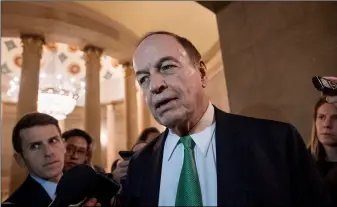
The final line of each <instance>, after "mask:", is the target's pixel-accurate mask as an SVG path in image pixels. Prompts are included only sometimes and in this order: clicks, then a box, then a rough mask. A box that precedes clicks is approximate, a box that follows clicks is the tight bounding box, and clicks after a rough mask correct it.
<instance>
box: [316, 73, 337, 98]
mask: <svg viewBox="0 0 337 207" xmlns="http://www.w3.org/2000/svg"><path fill="white" fill-rule="evenodd" d="M312 83H313V84H314V86H315V88H316V89H317V90H318V91H321V92H322V93H323V94H324V95H328V96H337V83H336V82H333V81H330V80H327V79H325V78H322V77H320V76H315V77H313V78H312Z"/></svg>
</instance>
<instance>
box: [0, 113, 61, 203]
mask: <svg viewBox="0 0 337 207" xmlns="http://www.w3.org/2000/svg"><path fill="white" fill-rule="evenodd" d="M12 142H13V147H14V150H15V154H14V157H15V159H16V161H17V163H18V164H19V165H20V166H21V167H24V168H26V169H27V170H28V172H29V175H28V176H27V178H26V180H25V181H24V183H23V184H22V185H21V186H20V187H19V188H18V189H17V190H16V191H15V192H14V193H13V194H12V195H10V197H9V198H8V199H7V200H6V201H5V203H4V204H6V203H7V204H8V203H12V204H13V206H22V207H23V206H24V207H47V206H48V205H49V204H50V203H51V201H52V199H53V198H54V196H55V190H56V186H57V183H58V181H59V180H60V178H61V177H62V170H63V165H64V154H65V146H64V143H63V140H62V138H61V130H60V127H59V125H58V121H57V120H56V119H55V118H53V117H51V116H49V115H47V114H43V113H29V114H27V115H25V116H23V117H22V118H21V119H20V120H19V121H18V123H17V124H16V126H15V127H14V129H13V135H12ZM14 179H15V178H14Z"/></svg>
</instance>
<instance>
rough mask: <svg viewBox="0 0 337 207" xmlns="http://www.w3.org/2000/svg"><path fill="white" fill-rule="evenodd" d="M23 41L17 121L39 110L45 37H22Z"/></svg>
mask: <svg viewBox="0 0 337 207" xmlns="http://www.w3.org/2000/svg"><path fill="white" fill-rule="evenodd" d="M21 41H22V47H23V52H22V68H21V78H20V90H19V97H18V104H17V119H20V118H21V117H22V116H23V115H24V114H26V113H28V112H32V111H36V110H37V97H38V89H39V73H40V61H41V55H42V46H43V44H44V37H42V36H38V35H21Z"/></svg>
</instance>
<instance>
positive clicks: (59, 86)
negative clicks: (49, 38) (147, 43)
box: [37, 52, 85, 120]
mask: <svg viewBox="0 0 337 207" xmlns="http://www.w3.org/2000/svg"><path fill="white" fill-rule="evenodd" d="M49 57H51V61H50V62H49V63H48V64H47V65H46V66H45V67H43V68H42V70H41V71H43V73H42V74H41V75H40V85H39V92H38V102H37V110H38V112H41V113H45V114H49V115H51V116H53V117H54V118H56V119H57V120H63V119H65V118H66V117H67V115H68V114H70V113H71V112H72V111H73V110H74V108H75V106H76V103H77V99H78V98H79V95H80V94H81V93H84V91H85V89H84V82H81V87H80V86H79V84H78V83H76V80H75V79H74V78H69V77H68V76H67V75H62V74H61V71H64V70H62V69H63V68H62V67H63V65H62V63H61V61H60V60H59V58H58V57H57V53H56V52H51V56H49Z"/></svg>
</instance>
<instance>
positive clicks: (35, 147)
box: [30, 144, 40, 150]
mask: <svg viewBox="0 0 337 207" xmlns="http://www.w3.org/2000/svg"><path fill="white" fill-rule="evenodd" d="M39 148H40V144H32V145H31V146H30V149H31V150H37V149H39Z"/></svg>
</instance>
